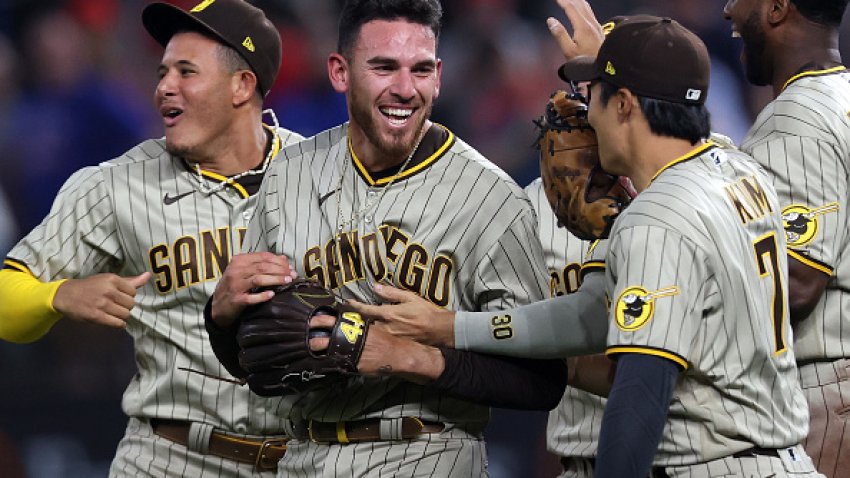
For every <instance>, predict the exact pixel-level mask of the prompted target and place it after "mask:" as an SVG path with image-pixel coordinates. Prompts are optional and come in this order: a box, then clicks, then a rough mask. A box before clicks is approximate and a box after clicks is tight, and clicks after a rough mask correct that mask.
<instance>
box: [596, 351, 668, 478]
mask: <svg viewBox="0 0 850 478" xmlns="http://www.w3.org/2000/svg"><path fill="white" fill-rule="evenodd" d="M680 370H681V368H680V367H679V365H678V364H676V363H675V362H673V361H671V360H667V359H665V358H662V357H657V356H653V355H647V354H640V353H625V354H621V355H620V356H619V359H618V360H617V373H616V375H615V378H614V384H613V386H612V388H611V393H610V394H609V396H608V402H607V404H606V405H605V413H604V414H603V416H602V427H601V429H600V434H599V450H598V452H597V456H596V468H595V470H594V471H595V474H596V476H600V477H606V476H649V471H650V469H651V468H652V459H653V457H654V456H655V453H656V451H657V450H658V443H659V442H660V441H661V434H662V432H663V431H664V424H665V423H666V421H667V412H668V410H669V406H670V400H671V399H672V397H673V389H674V388H675V386H676V378H677V377H678V375H679V372H680Z"/></svg>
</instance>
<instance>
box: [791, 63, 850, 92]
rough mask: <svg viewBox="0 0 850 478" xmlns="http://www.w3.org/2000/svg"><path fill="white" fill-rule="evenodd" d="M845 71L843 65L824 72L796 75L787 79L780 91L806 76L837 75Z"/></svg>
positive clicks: (813, 71) (816, 71)
mask: <svg viewBox="0 0 850 478" xmlns="http://www.w3.org/2000/svg"><path fill="white" fill-rule="evenodd" d="M846 69H847V68H846V67H845V66H844V65H838V66H834V67H832V68H827V69H824V70H808V71H804V72H802V73H797V74H796V75H794V76H792V77H791V78H788V81H786V82H785V84H784V85H782V89H783V90H784V89H785V88H788V85H790V84H791V83H794V82H795V81H797V80H799V79H800V78H804V77H807V76H824V75H831V74H832V73H838V72H839V71H844V70H846Z"/></svg>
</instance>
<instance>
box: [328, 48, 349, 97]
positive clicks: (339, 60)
mask: <svg viewBox="0 0 850 478" xmlns="http://www.w3.org/2000/svg"><path fill="white" fill-rule="evenodd" d="M348 73H349V70H348V60H346V59H345V57H344V56H342V55H340V54H339V53H331V54H330V56H329V57H328V78H330V80H331V85H332V86H333V88H334V90H335V91H336V92H337V93H346V92H348V82H349V78H348Z"/></svg>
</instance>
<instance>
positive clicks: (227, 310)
mask: <svg viewBox="0 0 850 478" xmlns="http://www.w3.org/2000/svg"><path fill="white" fill-rule="evenodd" d="M297 276H298V274H297V273H296V272H295V270H294V269H292V267H291V266H290V265H289V258H287V257H286V256H278V255H276V254H272V253H271V252H253V253H248V254H237V255H235V256H233V259H232V260H231V261H230V264H228V266H227V269H225V270H224V275H222V277H221V280H219V281H218V285H216V288H215V293H214V294H213V298H212V319H213V320H214V321H215V323H216V324H218V326H219V327H224V328H226V327H229V326H230V324H232V323H233V321H234V320H235V319H236V317H238V316H239V314H240V313H241V312H242V310H244V309H245V307H247V306H249V305H253V304H259V303H260V302H265V301H267V300H270V299H271V298H272V297H274V291H271V290H266V291H262V292H256V293H253V292H251V289H253V288H255V287H266V286H275V285H283V284H288V283H290V282H292V280H293V279H295V278H296V277H297Z"/></svg>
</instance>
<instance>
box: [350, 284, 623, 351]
mask: <svg viewBox="0 0 850 478" xmlns="http://www.w3.org/2000/svg"><path fill="white" fill-rule="evenodd" d="M375 292H376V293H377V294H378V295H379V296H381V298H383V299H384V300H385V301H386V302H387V304H385V305H369V304H363V303H360V302H356V301H350V302H349V303H350V305H351V306H352V307H354V308H355V309H357V310H358V311H359V312H360V313H361V314H363V315H366V316H368V317H370V318H373V319H374V320H376V321H377V322H378V323H380V324H382V325H383V326H384V327H385V328H386V329H387V330H388V331H389V332H391V333H393V334H394V335H398V336H400V337H406V338H410V339H413V340H416V341H418V342H421V343H424V344H429V345H436V346H446V347H454V348H456V349H459V350H470V351H474V352H481V353H488V354H498V355H507V356H512V357H523V358H538V359H540V358H564V357H571V356H578V355H586V354H592V353H600V352H602V351H604V350H605V338H606V336H607V333H608V320H607V303H606V299H605V275H604V274H603V273H602V272H593V273H590V274H587V276H585V278H584V281H583V282H582V285H581V287H579V289H578V290H577V291H576V292H574V293H572V294H569V295H563V296H558V297H554V298H551V299H546V300H542V301H540V302H535V303H532V304H527V305H522V306H519V307H515V308H512V309H506V310H501V311H492V312H468V311H458V312H453V311H449V310H445V309H441V308H439V307H437V306H436V305H434V304H432V303H430V302H428V301H427V300H425V299H423V298H421V297H419V296H418V295H416V294H414V293H413V292H409V291H404V290H401V289H397V288H394V287H391V286H387V285H380V286H376V287H375Z"/></svg>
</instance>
